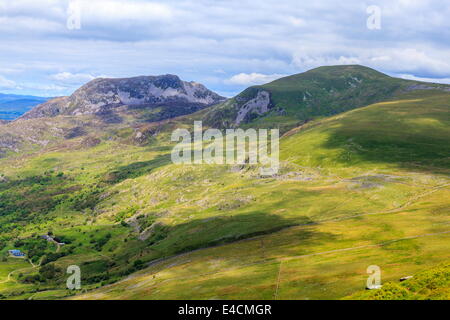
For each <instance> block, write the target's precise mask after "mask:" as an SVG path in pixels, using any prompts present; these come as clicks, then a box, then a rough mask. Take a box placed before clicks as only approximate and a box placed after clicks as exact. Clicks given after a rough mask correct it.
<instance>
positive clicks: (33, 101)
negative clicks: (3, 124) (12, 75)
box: [0, 93, 50, 120]
mask: <svg viewBox="0 0 450 320" xmlns="http://www.w3.org/2000/svg"><path fill="white" fill-rule="evenodd" d="M49 99H50V98H44V97H35V96H27V95H24V96H22V95H14V94H3V93H0V120H14V119H16V118H18V117H20V116H21V115H23V114H24V113H26V112H28V111H30V110H31V109H32V108H34V107H35V106H37V105H39V104H41V103H44V102H46V101H47V100H49Z"/></svg>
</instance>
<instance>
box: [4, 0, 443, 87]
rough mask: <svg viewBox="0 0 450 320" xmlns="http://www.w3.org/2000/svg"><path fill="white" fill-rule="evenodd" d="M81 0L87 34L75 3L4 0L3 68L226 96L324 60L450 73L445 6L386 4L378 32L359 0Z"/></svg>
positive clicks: (40, 77) (16, 78)
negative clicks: (72, 18) (192, 84)
mask: <svg viewBox="0 0 450 320" xmlns="http://www.w3.org/2000/svg"><path fill="white" fill-rule="evenodd" d="M78 1H80V2H81V29H80V30H68V29H67V27H66V22H67V18H68V14H67V7H68V4H69V0H39V1H36V0H14V1H11V0H0V13H1V14H0V52H2V61H1V63H0V74H3V75H4V76H6V77H7V78H8V80H9V81H13V82H15V83H17V84H20V85H21V86H22V84H23V83H28V82H30V81H32V82H33V83H39V84H42V85H43V86H44V85H45V86H47V87H48V88H52V86H54V85H56V87H54V88H55V90H56V89H60V88H59V87H58V86H60V87H65V88H66V93H67V94H70V93H71V92H72V91H73V90H74V89H76V88H77V87H78V86H79V85H80V84H83V83H85V82H87V81H89V80H91V79H92V77H93V76H96V75H100V74H108V75H110V76H111V77H129V76H136V75H154V74H165V73H173V74H178V75H179V76H180V77H182V78H183V79H186V80H195V81H198V82H202V83H204V84H205V85H206V86H208V87H209V88H210V89H212V90H215V91H219V92H227V93H232V92H234V93H238V92H239V91H241V90H243V89H245V87H246V86H249V85H254V84H261V83H266V82H270V81H272V80H274V79H276V78H278V77H279V76H281V75H285V74H294V73H298V72H303V71H306V70H308V69H311V68H314V67H318V66H322V65H337V64H363V65H367V66H369V67H372V68H375V69H378V70H379V71H382V72H385V73H388V74H408V75H412V76H415V77H422V78H443V79H446V78H449V77H450V61H449V60H448V57H449V56H450V42H449V41H448V39H450V19H448V16H450V6H448V4H447V3H446V1H438V0H399V1H391V0H377V1H376V5H379V6H380V7H381V8H382V29H381V30H377V31H373V30H368V29H367V27H366V20H367V17H368V15H367V14H366V7H367V6H368V5H369V4H371V3H364V2H361V1H356V0H348V1H341V2H340V3H339V4H338V5H336V2H335V1H333V0H321V1H306V2H302V3H300V2H299V1H298V0H284V1H279V0H264V1H252V0H227V1H217V0H181V1H180V0H164V1H163V0H78ZM16 64H21V65H24V66H25V68H24V69H23V72H14V70H12V66H14V65H16ZM69 71H70V72H69ZM50 75H51V76H50ZM36 90H37V89H36ZM58 92H59V91H58ZM58 92H55V94H57V93H58ZM38 93H39V92H36V94H38Z"/></svg>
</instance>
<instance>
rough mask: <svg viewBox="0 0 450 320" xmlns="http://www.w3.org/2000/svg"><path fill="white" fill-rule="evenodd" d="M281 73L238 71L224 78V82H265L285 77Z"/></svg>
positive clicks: (249, 84)
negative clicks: (228, 77) (226, 78)
mask: <svg viewBox="0 0 450 320" xmlns="http://www.w3.org/2000/svg"><path fill="white" fill-rule="evenodd" d="M285 76H286V75H283V74H261V73H250V74H248V73H239V74H236V75H234V76H232V77H231V78H230V79H228V80H226V81H225V82H226V83H229V84H237V85H243V86H253V85H259V84H265V83H268V82H272V81H274V80H277V79H280V78H282V77H285Z"/></svg>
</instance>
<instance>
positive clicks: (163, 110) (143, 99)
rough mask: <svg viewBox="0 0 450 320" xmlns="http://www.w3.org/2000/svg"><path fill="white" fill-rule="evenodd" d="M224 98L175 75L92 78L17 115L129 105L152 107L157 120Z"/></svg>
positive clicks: (87, 111)
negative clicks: (78, 87)
mask: <svg viewBox="0 0 450 320" xmlns="http://www.w3.org/2000/svg"><path fill="white" fill-rule="evenodd" d="M224 100H225V98H223V97H221V96H219V95H218V94H216V93H214V92H212V91H210V90H208V89H206V88H205V87H204V86H203V85H201V84H199V83H196V82H185V81H181V80H180V78H179V77H178V76H175V75H163V76H142V77H135V78H124V79H101V78H100V79H95V80H92V81H91V82H89V83H87V84H86V85H84V86H82V87H81V88H80V89H78V90H77V91H75V92H74V93H73V94H72V95H71V96H70V97H59V98H56V99H53V100H50V101H48V102H46V103H44V104H41V105H39V106H37V107H36V108H34V109H33V110H31V111H30V112H27V113H26V114H25V115H23V116H22V117H21V118H20V119H34V118H43V117H55V116H58V115H65V116H77V115H93V114H96V115H102V114H103V115H106V114H110V113H114V112H117V111H119V112H120V111H125V110H129V109H131V110H132V109H137V110H139V109H141V110H146V111H149V110H153V111H154V112H153V114H152V116H151V117H150V119H151V120H154V121H159V120H163V119H167V118H172V117H175V116H179V115H184V114H189V113H193V112H195V111H198V110H200V109H203V108H205V107H207V106H210V105H213V104H217V103H219V102H222V101H224Z"/></svg>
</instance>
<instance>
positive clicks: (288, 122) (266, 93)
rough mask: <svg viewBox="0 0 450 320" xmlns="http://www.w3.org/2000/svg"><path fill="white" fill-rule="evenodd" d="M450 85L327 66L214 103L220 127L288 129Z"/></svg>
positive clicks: (214, 121)
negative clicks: (394, 98)
mask: <svg viewBox="0 0 450 320" xmlns="http://www.w3.org/2000/svg"><path fill="white" fill-rule="evenodd" d="M430 89H438V90H445V91H447V90H448V91H450V85H443V84H434V83H426V82H419V81H413V80H405V79H400V78H394V77H390V76H388V75H386V74H384V73H381V72H379V71H377V70H374V69H371V68H369V67H365V66H360V65H342V66H323V67H318V68H315V69H312V70H309V71H306V72H304V73H299V74H294V75H291V76H287V77H284V78H281V79H278V80H275V81H272V82H270V83H267V84H263V85H258V86H252V87H249V88H247V89H245V90H244V91H243V92H241V93H240V94H238V95H237V96H235V97H234V98H232V99H229V100H227V101H225V102H223V103H221V104H219V105H217V106H215V107H213V108H211V110H210V111H209V112H208V114H207V115H206V118H205V119H206V122H207V123H208V124H210V125H212V126H216V127H222V128H223V127H238V126H256V127H278V128H280V129H282V131H283V132H286V131H289V130H290V129H292V128H294V127H296V126H299V125H301V124H303V123H305V122H308V121H310V120H312V119H314V118H316V117H322V116H332V115H335V114H338V113H341V112H345V111H348V110H351V109H354V108H358V107H364V106H367V105H370V104H373V103H376V102H381V101H384V100H387V99H390V98H393V97H395V96H397V95H399V94H401V93H406V92H409V91H414V90H430Z"/></svg>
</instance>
